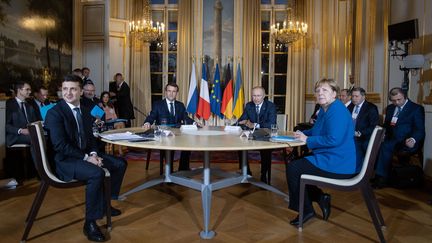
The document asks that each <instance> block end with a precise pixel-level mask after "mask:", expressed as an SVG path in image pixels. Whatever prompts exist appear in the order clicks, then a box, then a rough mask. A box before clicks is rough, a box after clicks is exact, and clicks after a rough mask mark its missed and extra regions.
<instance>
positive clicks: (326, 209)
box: [318, 193, 331, 221]
mask: <svg viewBox="0 0 432 243" xmlns="http://www.w3.org/2000/svg"><path fill="white" fill-rule="evenodd" d="M330 201H331V196H330V194H327V193H323V194H322V195H321V197H320V200H319V201H318V204H319V206H320V208H321V211H322V215H323V219H324V220H325V221H327V220H328V218H329V217H330V212H331V204H330Z"/></svg>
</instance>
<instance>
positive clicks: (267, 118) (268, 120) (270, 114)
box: [239, 100, 276, 128]
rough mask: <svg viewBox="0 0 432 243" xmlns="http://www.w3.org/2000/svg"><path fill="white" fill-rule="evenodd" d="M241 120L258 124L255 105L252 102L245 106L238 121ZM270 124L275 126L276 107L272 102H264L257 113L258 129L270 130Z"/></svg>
mask: <svg viewBox="0 0 432 243" xmlns="http://www.w3.org/2000/svg"><path fill="white" fill-rule="evenodd" d="M243 120H249V121H251V122H253V123H257V122H258V116H257V114H256V109H255V103H253V102H252V101H251V102H248V103H247V104H246V106H245V109H244V111H243V114H242V115H241V117H240V118H239V121H243ZM272 124H276V106H275V105H274V104H273V102H271V101H268V100H264V101H263V104H262V106H261V109H260V113H259V125H260V128H271V125H272Z"/></svg>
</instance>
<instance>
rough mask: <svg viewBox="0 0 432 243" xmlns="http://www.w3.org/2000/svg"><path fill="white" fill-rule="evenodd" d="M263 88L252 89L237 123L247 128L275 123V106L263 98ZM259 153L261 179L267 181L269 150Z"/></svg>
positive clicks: (257, 127) (269, 159) (263, 126)
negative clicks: (250, 98)
mask: <svg viewBox="0 0 432 243" xmlns="http://www.w3.org/2000/svg"><path fill="white" fill-rule="evenodd" d="M264 98H265V90H264V88H263V87H261V86H256V87H254V88H253V89H252V101H250V102H248V103H247V104H246V106H245V109H244V111H243V114H242V115H241V117H240V118H239V120H238V123H239V124H240V125H242V126H243V127H245V128H247V129H253V128H254V127H255V128H256V129H259V128H271V125H272V124H276V106H275V105H274V104H273V103H272V102H271V101H268V100H264ZM260 155H261V181H262V182H265V183H269V181H268V180H267V172H268V170H269V167H270V163H271V150H260Z"/></svg>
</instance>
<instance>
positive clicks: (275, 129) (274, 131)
mask: <svg viewBox="0 0 432 243" xmlns="http://www.w3.org/2000/svg"><path fill="white" fill-rule="evenodd" d="M277 135H278V127H277V124H272V125H271V130H270V136H271V137H276V136H277Z"/></svg>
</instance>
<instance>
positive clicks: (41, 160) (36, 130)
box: [21, 121, 112, 242]
mask: <svg viewBox="0 0 432 243" xmlns="http://www.w3.org/2000/svg"><path fill="white" fill-rule="evenodd" d="M28 128H29V131H30V137H31V148H32V152H33V153H34V154H33V157H34V160H35V165H36V170H37V172H38V174H39V176H40V179H41V181H40V183H41V184H40V187H39V190H38V192H37V194H36V197H35V199H34V201H33V204H32V206H31V209H30V212H29V213H28V215H27V218H26V220H25V230H24V234H23V236H22V238H21V242H25V241H26V240H27V237H28V235H29V233H30V230H31V228H32V226H33V222H34V221H35V219H36V216H37V213H38V211H39V209H40V207H41V205H42V202H43V200H44V198H45V195H46V192H47V191H48V187H49V186H53V187H56V188H73V187H78V186H84V185H85V182H83V181H76V180H72V181H69V182H65V181H62V180H60V179H59V178H58V177H57V176H56V175H55V174H54V172H53V171H52V169H51V166H50V163H49V156H48V153H47V146H46V142H45V136H44V130H43V128H42V122H40V121H38V122H34V123H31V124H30V125H29V126H28ZM103 169H104V171H105V179H104V195H105V200H106V205H107V212H106V215H107V219H106V220H107V229H108V231H111V228H112V224H111V176H110V173H109V171H108V170H107V169H105V168H103Z"/></svg>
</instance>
